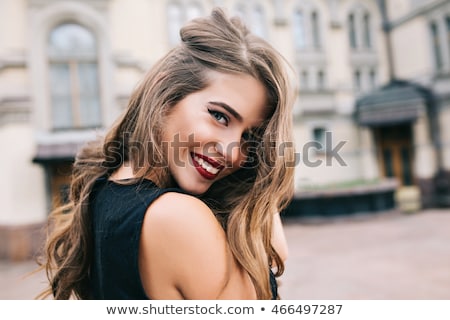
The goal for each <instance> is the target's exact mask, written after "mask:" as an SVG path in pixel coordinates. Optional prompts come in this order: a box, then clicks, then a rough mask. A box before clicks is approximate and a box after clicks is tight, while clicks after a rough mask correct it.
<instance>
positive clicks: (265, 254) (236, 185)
mask: <svg viewBox="0 0 450 320" xmlns="http://www.w3.org/2000/svg"><path fill="white" fill-rule="evenodd" d="M180 36H181V40H182V41H181V43H180V44H179V45H178V46H177V47H175V48H173V49H172V50H171V51H169V52H168V54H167V55H165V56H164V57H163V58H162V59H161V60H160V61H159V62H157V63H156V64H155V65H154V66H153V67H152V68H151V70H150V71H149V72H148V73H147V74H146V76H145V77H144V79H143V81H142V82H141V83H140V84H139V85H138V87H137V88H136V89H135V91H134V92H133V94H132V96H131V98H130V101H129V104H128V108H127V110H126V112H125V113H124V115H123V116H122V117H121V118H120V119H119V120H118V121H117V122H116V124H115V125H114V126H113V127H112V128H111V129H110V130H109V132H108V133H107V134H106V136H105V137H104V138H103V139H101V140H99V141H95V142H92V143H90V144H88V145H86V146H85V147H84V148H83V149H82V150H81V151H80V152H79V154H78V155H77V157H76V160H75V163H74V167H73V176H72V183H71V188H70V195H69V199H70V202H69V204H67V205H66V206H64V207H61V208H58V209H57V210H55V211H54V212H52V214H51V215H50V218H49V235H48V238H47V241H46V244H45V250H44V255H43V257H42V260H41V268H43V269H45V270H46V273H47V277H48V279H49V284H50V285H49V288H48V289H47V290H46V291H44V292H43V293H42V294H41V295H40V298H42V297H48V296H49V295H53V297H54V298H56V299H70V298H77V299H88V298H89V297H90V293H89V270H90V266H91V263H92V260H93V253H92V252H93V243H92V231H91V216H90V210H89V195H90V192H91V189H92V186H93V185H94V183H95V181H96V180H97V179H98V178H99V177H101V176H104V175H109V174H111V173H113V172H114V171H115V170H116V169H117V168H119V167H120V166H121V165H122V164H123V163H124V162H125V161H129V162H130V163H131V165H132V166H133V169H134V171H135V176H136V179H137V180H139V179H144V177H146V176H148V175H149V174H150V173H153V174H155V173H157V174H158V177H159V178H160V179H159V182H160V183H161V185H160V187H167V186H170V184H171V181H172V179H171V178H170V172H169V171H168V169H167V166H166V165H165V164H166V156H165V151H164V150H163V148H162V141H161V136H162V134H161V133H162V132H163V130H164V125H163V124H164V119H165V117H166V115H167V112H168V111H169V110H170V108H171V107H172V106H174V105H175V104H176V103H177V102H178V101H180V100H182V99H183V98H184V97H186V96H187V95H189V94H191V93H193V92H196V91H198V90H202V89H204V88H205V87H207V86H208V77H207V73H208V71H209V70H215V71H218V72H223V73H232V74H239V73H244V74H249V75H251V76H253V77H255V78H256V79H258V80H260V81H261V82H262V83H263V84H264V86H265V88H266V90H267V96H268V102H269V106H270V108H271V114H270V116H269V117H268V119H267V121H266V122H265V123H264V125H263V127H262V128H261V130H260V131H259V138H258V141H256V142H254V143H253V146H252V148H251V150H252V151H251V154H250V155H249V157H251V159H252V161H249V162H247V165H246V167H244V168H241V169H240V170H238V171H236V172H235V173H233V174H232V175H230V176H227V177H225V178H223V179H222V180H219V181H218V182H216V183H214V184H213V185H212V187H211V188H210V189H209V190H208V191H207V192H206V193H205V194H203V195H201V196H200V198H201V199H202V200H204V201H205V202H206V203H207V204H208V205H209V206H210V208H211V209H212V210H213V212H214V213H215V215H216V217H217V219H218V220H219V221H220V222H221V224H222V226H223V228H224V230H225V232H226V234H227V238H228V242H229V246H230V248H231V250H232V253H233V255H234V257H235V258H236V260H237V261H238V263H239V264H240V265H241V266H242V267H243V268H244V269H245V270H246V271H247V272H248V274H249V275H250V277H251V279H252V281H253V284H254V286H255V288H256V293H257V297H258V298H259V299H270V298H271V289H270V281H269V272H268V268H269V266H270V265H271V264H272V263H273V262H275V264H276V276H280V275H281V274H282V273H283V271H284V264H283V261H282V260H281V259H280V257H279V256H278V254H277V253H276V252H275V250H274V248H273V247H272V245H271V234H272V220H273V216H274V213H275V212H279V211H280V210H282V209H283V208H285V206H286V205H287V204H288V202H289V201H290V199H291V196H292V193H293V177H294V174H293V170H294V166H293V165H292V163H293V159H294V149H293V145H292V137H291V130H292V111H291V107H292V102H293V90H292V87H291V84H290V82H289V74H288V68H286V67H287V64H286V61H285V60H284V59H283V58H282V57H281V56H280V55H279V53H278V52H277V51H276V50H275V49H274V48H273V47H272V46H271V45H269V44H268V43H267V42H266V41H264V40H262V39H261V38H259V37H256V36H255V35H253V34H252V33H250V32H249V30H248V29H247V28H246V27H245V26H244V24H243V23H242V22H241V21H240V20H239V19H237V18H228V17H227V16H226V15H225V13H224V12H223V11H222V10H221V9H219V8H215V9H214V10H213V11H212V13H211V15H210V16H208V17H203V18H197V19H195V20H193V21H191V22H189V23H188V24H187V25H186V26H185V27H183V28H182V29H181V30H180ZM143 141H147V142H151V143H138V142H143Z"/></svg>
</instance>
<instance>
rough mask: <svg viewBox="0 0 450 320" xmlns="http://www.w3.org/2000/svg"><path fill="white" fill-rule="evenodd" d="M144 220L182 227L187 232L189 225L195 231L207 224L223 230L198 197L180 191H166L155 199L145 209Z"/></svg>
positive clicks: (172, 226)
mask: <svg viewBox="0 0 450 320" xmlns="http://www.w3.org/2000/svg"><path fill="white" fill-rule="evenodd" d="M146 220H149V221H151V222H154V223H157V224H161V226H163V225H165V224H167V227H168V228H175V229H183V230H184V232H189V231H193V230H189V228H188V227H189V226H191V227H193V228H194V229H195V231H198V228H199V227H201V226H203V225H204V224H207V225H208V226H209V227H210V228H211V227H212V228H214V229H217V230H216V231H218V230H220V231H221V232H223V230H222V228H221V227H220V225H219V223H218V222H217V220H216V218H215V217H214V214H213V213H212V211H211V209H210V208H209V207H208V206H207V205H206V204H205V203H204V202H203V201H201V200H200V199H198V198H196V197H194V196H191V195H187V194H182V193H176V192H168V193H165V194H163V195H161V196H160V197H159V198H158V199H156V200H155V201H154V202H153V204H152V205H151V206H150V207H149V208H148V209H147V214H146Z"/></svg>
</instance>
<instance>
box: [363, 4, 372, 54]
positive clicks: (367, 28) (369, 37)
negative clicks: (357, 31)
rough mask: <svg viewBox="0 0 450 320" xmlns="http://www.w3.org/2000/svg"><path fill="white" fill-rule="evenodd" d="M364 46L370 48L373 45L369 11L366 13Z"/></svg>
mask: <svg viewBox="0 0 450 320" xmlns="http://www.w3.org/2000/svg"><path fill="white" fill-rule="evenodd" d="M363 26H364V46H365V47H366V48H370V47H371V46H372V35H371V30H370V29H371V28H370V15H369V13H365V14H364V21H363Z"/></svg>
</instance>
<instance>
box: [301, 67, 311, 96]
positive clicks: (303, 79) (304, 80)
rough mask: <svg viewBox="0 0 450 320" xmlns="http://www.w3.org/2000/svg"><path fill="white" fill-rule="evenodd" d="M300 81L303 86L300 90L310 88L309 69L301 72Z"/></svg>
mask: <svg viewBox="0 0 450 320" xmlns="http://www.w3.org/2000/svg"><path fill="white" fill-rule="evenodd" d="M300 83H301V87H300V90H303V91H305V90H308V89H309V76H308V71H306V70H303V71H302V72H301V74H300Z"/></svg>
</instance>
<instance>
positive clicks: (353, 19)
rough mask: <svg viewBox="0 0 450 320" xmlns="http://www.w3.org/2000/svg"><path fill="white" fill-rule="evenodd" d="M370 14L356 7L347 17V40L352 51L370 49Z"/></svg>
mask: <svg viewBox="0 0 450 320" xmlns="http://www.w3.org/2000/svg"><path fill="white" fill-rule="evenodd" d="M371 23H372V22H371V16H370V13H369V12H368V11H367V10H366V9H365V8H362V7H356V8H355V9H353V10H352V11H351V12H350V13H349V15H348V39H349V44H350V47H351V48H352V49H371V48H372V47H373V44H372V27H371Z"/></svg>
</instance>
